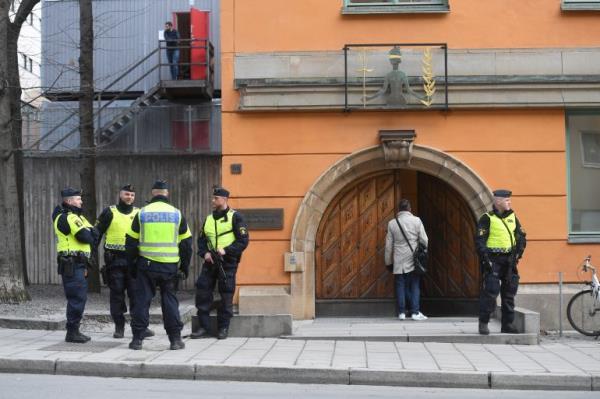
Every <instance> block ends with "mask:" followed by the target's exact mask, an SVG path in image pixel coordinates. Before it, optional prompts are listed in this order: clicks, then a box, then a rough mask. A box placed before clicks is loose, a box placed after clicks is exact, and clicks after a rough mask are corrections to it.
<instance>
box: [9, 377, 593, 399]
mask: <svg viewBox="0 0 600 399" xmlns="http://www.w3.org/2000/svg"><path fill="white" fill-rule="evenodd" d="M406 395H408V396H406ZM40 397H43V398H44V399H54V398H60V399H66V398H85V399H106V398H123V399H158V398H160V399H164V398H169V397H170V398H177V399H186V398H194V399H198V398H202V399H205V398H227V399H234V398H257V399H269V398H278V399H279V398H285V399H296V398H297V399H300V398H311V399H312V398H316V399H319V398H339V399H353V398H394V399H397V398H402V397H405V398H411V399H421V398H451V399H471V398H473V399H479V398H502V399H516V398H527V399H537V398H539V399H555V398H556V399H559V398H560V399H579V398H598V392H557V391H552V392H549V391H502V390H486V389H443V388H403V387H380V386H365V385H302V384H278V383H256V382H221V381H215V382H210V381H181V380H159V379H138V378H134V379H128V378H99V377H70V376H61V375H31V374H0V399H34V398H35V399H38V398H40Z"/></svg>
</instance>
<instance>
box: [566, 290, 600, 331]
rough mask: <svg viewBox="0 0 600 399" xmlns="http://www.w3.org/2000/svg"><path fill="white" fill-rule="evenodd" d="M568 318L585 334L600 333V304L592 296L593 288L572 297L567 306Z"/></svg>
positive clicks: (576, 328)
mask: <svg viewBox="0 0 600 399" xmlns="http://www.w3.org/2000/svg"><path fill="white" fill-rule="evenodd" d="M567 318H568V319H569V323H571V325H572V326H573V328H574V329H575V330H577V331H579V332H580V333H582V334H583V335H587V336H590V337H595V336H598V335H600V304H598V303H597V302H596V301H595V300H594V297H593V296H592V290H583V291H581V292H578V293H577V294H575V296H573V298H571V300H570V301H569V305H568V306H567Z"/></svg>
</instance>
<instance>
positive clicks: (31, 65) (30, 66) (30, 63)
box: [29, 58, 33, 72]
mask: <svg viewBox="0 0 600 399" xmlns="http://www.w3.org/2000/svg"><path fill="white" fill-rule="evenodd" d="M29 72H33V60H32V59H31V58H29Z"/></svg>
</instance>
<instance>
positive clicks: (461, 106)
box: [221, 0, 600, 327]
mask: <svg viewBox="0 0 600 399" xmlns="http://www.w3.org/2000/svg"><path fill="white" fill-rule="evenodd" d="M368 3H373V2H362V3H361V2H360V1H346V2H345V1H343V0H301V1H291V0H290V1H280V0H223V1H222V4H221V46H222V148H223V158H222V171H223V174H222V182H223V185H224V186H225V187H227V188H228V189H229V190H230V191H231V193H232V196H233V197H232V200H231V205H232V206H233V207H234V208H240V209H249V208H252V209H257V208H269V209H272V208H278V209H283V228H281V229H275V230H251V241H252V242H251V245H250V246H249V248H248V250H247V251H246V253H245V254H244V259H243V261H242V264H241V267H240V270H239V273H238V283H239V285H240V287H242V289H241V291H240V296H239V301H240V307H242V305H243V302H244V301H245V300H246V299H247V298H246V295H250V296H251V295H253V294H251V292H254V293H256V292H257V291H256V290H254V291H252V290H251V289H252V288H256V289H264V290H265V291H264V292H266V293H267V294H266V297H267V298H268V297H269V296H268V292H270V291H269V288H282V287H283V288H284V291H285V292H286V293H287V295H288V297H287V298H286V299H285V300H281V298H280V297H277V296H275V297H273V298H272V299H273V300H276V301H280V300H281V303H280V304H281V306H283V307H289V313H292V314H293V316H294V318H296V319H307V318H313V317H315V316H317V317H318V316H319V315H320V314H329V315H336V314H339V315H342V314H346V313H344V312H346V311H344V310H343V309H347V308H348V306H350V307H354V308H355V309H362V308H361V306H363V305H364V304H365V303H375V302H385V301H389V300H390V299H391V297H392V296H393V290H392V286H391V281H392V277H391V276H390V275H389V274H387V272H386V270H385V268H384V265H383V260H382V248H383V245H384V237H385V227H386V226H387V222H388V221H389V220H390V218H391V217H393V215H394V213H395V211H396V205H397V201H398V200H399V199H400V198H401V197H407V198H409V199H411V202H412V203H413V204H414V208H415V212H414V213H416V214H417V215H419V216H420V217H421V218H422V219H423V220H424V223H425V227H426V230H427V232H428V235H429V237H430V246H431V249H430V251H431V254H432V265H431V271H430V273H429V275H428V276H427V278H426V279H425V281H424V283H423V284H424V296H425V297H426V298H428V299H429V300H431V302H430V308H432V307H433V308H434V307H435V306H438V305H439V306H440V309H441V308H444V309H448V312H449V313H452V312H456V311H458V310H457V308H455V307H452V306H449V307H448V306H445V305H443V304H444V303H446V304H448V303H463V304H465V306H466V307H465V308H464V309H473V307H472V306H471V307H469V306H468V304H469V303H470V304H471V305H473V304H474V303H475V302H476V298H477V295H478V289H479V284H480V278H481V276H480V274H479V267H478V264H477V259H476V254H475V251H474V245H473V235H474V230H475V221H476V220H477V218H478V217H479V216H480V215H481V214H482V213H483V212H485V211H486V209H490V207H491V199H492V197H491V191H492V190H494V189H496V188H508V189H511V190H512V191H513V207H514V209H515V211H516V213H517V216H518V217H519V219H520V221H521V223H522V225H523V226H524V228H525V230H526V232H527V239H528V245H527V249H526V252H525V256H524V258H523V260H522V261H521V263H520V265H519V272H520V275H521V284H522V285H521V291H520V294H519V295H518V296H517V306H525V307H527V308H529V309H532V310H536V311H540V312H541V313H542V325H544V324H545V325H547V326H550V327H551V326H553V325H554V324H553V323H554V322H555V321H556V320H554V319H552V317H553V316H552V315H555V314H556V315H557V314H558V313H557V312H558V310H557V309H550V307H549V305H548V304H551V303H553V302H552V301H554V300H556V303H558V302H557V292H558V290H557V282H558V279H559V277H558V276H559V272H563V276H564V277H563V278H564V281H566V282H567V283H577V282H578V281H579V280H580V276H578V275H577V273H576V266H577V265H578V264H579V263H580V261H581V260H582V259H583V258H584V257H585V256H586V255H588V254H592V255H594V254H595V253H598V249H599V248H600V247H599V246H598V244H597V243H598V242H600V222H597V220H598V219H600V218H599V217H598V214H599V212H600V201H599V200H597V198H600V197H599V196H598V195H600V192H599V189H597V188H596V187H597V186H600V184H598V182H599V181H600V179H598V178H599V177H600V169H599V168H598V167H599V166H600V162H598V158H597V156H596V155H595V154H596V152H595V150H594V148H596V147H594V146H598V143H600V140H599V139H598V138H599V137H600V95H599V94H598V92H599V91H600V90H599V89H600V67H599V66H598V65H600V24H598V18H599V17H600V14H599V13H598V12H597V11H594V7H595V6H596V5H597V4H595V3H593V2H588V3H589V4H587V7H580V8H583V10H578V11H570V10H569V8H574V4H575V2H570V1H568V0H563V1H561V0H531V1H527V2H523V1H521V0H486V1H472V0H449V1H437V2H436V1H430V2H423V4H425V3H427V5H426V7H425V8H418V7H415V5H414V3H413V4H409V5H406V4H408V2H403V1H381V2H379V3H381V4H379V3H377V4H368ZM388 3H389V4H388ZM438 3H439V4H438ZM599 3H600V2H599ZM403 7H406V8H403ZM411 7H412V8H411ZM427 7H430V8H427ZM575 8H576V7H575ZM356 43H358V44H365V45H366V44H369V45H379V44H381V47H377V50H376V51H371V52H369V53H367V54H368V57H370V58H369V59H368V60H367V62H365V58H364V57H365V56H364V54H365V53H364V52H363V55H362V57H363V58H360V54H359V53H353V54H359V57H358V58H356V57H355V58H352V59H349V58H346V60H345V58H344V57H345V54H344V51H343V49H344V48H345V47H346V46H347V45H349V44H356ZM428 43H432V44H439V43H444V44H446V45H447V63H446V66H445V68H444V65H443V64H444V61H443V59H444V58H443V56H444V54H442V53H443V51H441V50H436V51H437V53H435V55H434V59H433V64H434V68H433V69H434V71H435V77H436V78H437V86H436V94H435V95H434V97H433V99H434V106H433V107H429V108H428V107H425V106H422V105H421V104H419V101H416V100H409V105H408V106H398V107H396V106H390V105H389V104H386V103H385V99H379V100H376V101H375V102H374V103H367V101H366V100H365V95H373V94H374V93H376V91H377V90H378V89H379V88H380V86H381V82H382V80H383V77H384V76H385V75H386V73H388V72H389V71H390V70H391V67H390V66H389V64H387V58H390V59H391V58H393V57H391V56H390V54H392V53H390V52H389V51H388V50H389V49H390V48H392V47H393V46H391V45H390V44H399V46H398V47H399V48H400V49H401V50H402V51H403V53H402V54H403V55H402V57H404V59H403V61H405V62H406V65H407V67H406V74H407V75H408V77H409V80H410V82H411V83H410V85H411V86H412V87H413V89H414V90H415V91H416V92H417V97H415V98H416V99H417V100H418V99H419V98H423V97H424V96H425V94H426V93H424V92H423V90H424V89H421V87H422V84H421V82H422V79H423V76H421V70H420V68H419V66H421V64H420V62H421V60H422V49H424V48H427V47H428V45H427V44H428ZM412 44H425V45H423V46H421V47H419V49H417V50H415V51H413V50H411V45H412ZM415 48H416V47H415ZM357 49H358V50H359V51H360V49H361V48H360V46H359V47H357ZM369 51H370V50H369ZM346 57H347V54H346ZM411 57H412V58H414V60H416V61H415V62H414V63H413V64H411ZM436 57H437V58H436ZM369 64H370V65H369ZM400 65H401V66H400V68H401V69H402V68H403V66H402V65H403V64H400ZM411 65H412V66H411ZM365 69H366V70H368V72H365V71H364V70H365ZM367 73H368V76H367ZM348 76H349V77H348ZM446 76H447V79H448V86H447V90H446V88H445V86H444V79H445V78H446ZM348 82H350V83H349V84H348ZM347 87H349V89H348V88H347ZM446 94H447V103H446V100H445V98H446V97H445V96H446ZM347 98H350V100H349V101H350V103H352V104H354V108H352V109H350V110H349V108H350V107H348V100H347ZM388 101H389V100H388ZM411 101H413V102H412V103H411ZM361 105H362V108H361ZM232 165H233V166H234V168H232ZM236 168H238V170H235V169H236ZM239 169H241V170H239ZM234 170H235V171H234ZM586 190H587V191H586ZM593 198H596V200H593ZM597 257H600V254H598V255H597ZM277 298H279V299H277ZM288 300H289V302H288ZM267 302H268V301H265V305H264V309H263V308H261V306H262V305H260V304H257V305H256V308H255V309H254V310H255V311H256V312H262V311H264V312H269V309H268V308H269V305H268V304H266V303H267ZM436 304H438V305H436ZM336 309H338V310H339V312H338V311H337V310H336ZM365 309H366V308H365ZM283 310H285V309H283ZM277 311H282V309H278V310H277ZM434 313H435V311H434Z"/></svg>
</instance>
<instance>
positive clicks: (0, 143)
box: [0, 0, 39, 302]
mask: <svg viewBox="0 0 600 399" xmlns="http://www.w3.org/2000/svg"><path fill="white" fill-rule="evenodd" d="M12 3H13V0H0V218H1V219H0V220H2V221H3V223H4V228H2V229H0V302H18V301H22V300H26V299H29V295H28V294H27V291H26V290H25V282H24V276H25V274H24V269H25V255H24V236H23V220H24V213H23V207H22V203H23V201H22V198H23V195H22V193H23V169H22V158H21V152H20V148H21V141H22V136H21V122H22V119H21V83H20V80H19V62H18V57H17V42H18V40H19V34H20V32H21V27H22V26H23V22H25V20H26V19H27V17H28V16H29V14H30V13H31V11H32V10H33V7H35V6H36V5H37V4H38V3H39V0H23V1H21V2H20V3H19V7H18V9H17V11H16V13H15V16H14V18H13V21H11V20H10V16H9V11H10V8H11V5H13V7H14V4H12Z"/></svg>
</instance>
